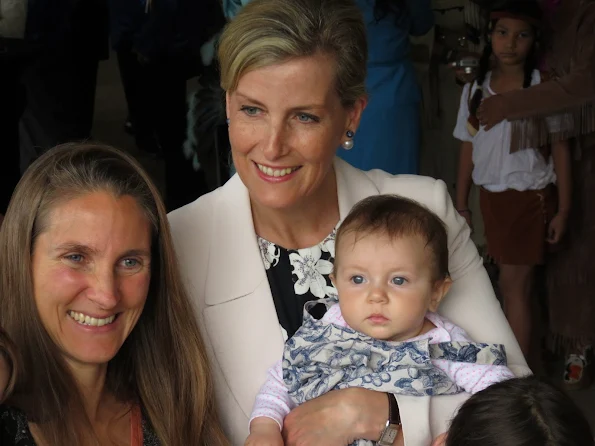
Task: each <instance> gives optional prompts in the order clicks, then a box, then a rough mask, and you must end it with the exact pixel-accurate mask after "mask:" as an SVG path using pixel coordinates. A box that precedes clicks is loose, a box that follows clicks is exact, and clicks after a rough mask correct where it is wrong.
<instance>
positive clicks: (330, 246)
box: [320, 229, 337, 259]
mask: <svg viewBox="0 0 595 446" xmlns="http://www.w3.org/2000/svg"><path fill="white" fill-rule="evenodd" d="M336 236H337V231H336V229H333V232H331V233H330V234H329V235H328V236H327V237H326V238H325V239H324V240H323V241H322V243H321V244H320V247H321V248H322V250H323V251H325V252H328V253H329V254H330V255H331V257H332V258H333V259H334V258H335V238H336Z"/></svg>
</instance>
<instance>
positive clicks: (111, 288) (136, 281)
mask: <svg viewBox="0 0 595 446" xmlns="http://www.w3.org/2000/svg"><path fill="white" fill-rule="evenodd" d="M150 252H151V228H150V224H149V222H148V220H147V219H146V217H145V215H144V213H143V211H142V210H141V209H140V207H139V206H138V204H137V203H136V201H135V200H134V199H133V198H131V197H128V196H124V197H121V198H115V197H113V196H112V195H110V194H107V193H105V192H96V193H91V194H87V195H83V196H81V197H78V198H74V199H72V200H69V201H67V202H65V203H62V204H59V205H58V206H56V207H55V208H54V209H53V210H52V212H51V213H50V217H49V222H48V225H47V227H46V230H45V231H44V232H43V233H41V234H40V235H39V236H38V238H37V240H36V242H35V246H34V249H33V259H32V260H33V261H32V264H33V284H34V294H35V302H36V305H37V309H38V313H39V316H40V318H41V321H42V323H43V325H44V327H45V329H46V330H47V331H48V333H49V334H50V336H51V337H52V339H53V340H54V342H55V343H56V345H57V346H58V348H59V349H60V350H61V351H62V353H63V354H64V356H65V358H66V359H67V361H68V362H70V363H77V364H78V365H81V364H106V363H107V362H108V361H109V360H111V359H112V358H113V357H114V356H115V355H116V353H117V352H118V350H119V349H120V347H121V346H122V344H123V343H124V341H125V340H126V338H127V337H128V335H129V334H130V332H131V331H132V329H133V328H134V326H135V325H136V323H137V321H138V319H139V317H140V315H141V313H142V310H143V307H144V304H145V301H146V299H147V293H148V290H149V282H150V277H151V268H150V262H151V259H150ZM69 310H71V311H76V312H79V313H84V314H87V315H90V316H95V317H97V318H104V317H108V316H111V315H114V314H117V315H118V317H117V319H116V320H115V321H114V322H113V324H111V325H106V326H104V327H99V328H98V327H84V326H81V325H79V324H78V323H77V322H75V321H74V320H73V319H72V318H71V317H70V316H69V315H68V311H69Z"/></svg>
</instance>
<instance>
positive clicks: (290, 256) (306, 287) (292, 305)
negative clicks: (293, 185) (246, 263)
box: [257, 229, 337, 338]
mask: <svg viewBox="0 0 595 446" xmlns="http://www.w3.org/2000/svg"><path fill="white" fill-rule="evenodd" d="M335 235H336V230H334V229H333V231H332V232H331V233H330V234H329V235H328V236H327V237H326V238H325V239H324V240H323V241H322V242H320V243H319V244H317V245H315V246H312V247H310V248H305V249H285V248H283V247H281V246H278V245H276V244H274V243H272V242H269V241H268V240H265V239H263V238H262V237H259V236H257V238H258V246H259V247H260V255H261V257H262V262H263V263H264V267H265V269H266V271H267V277H268V280H269V285H270V287H271V292H272V294H273V301H274V302H275V309H276V310H277V317H278V318H279V323H280V324H281V328H282V329H283V334H284V335H285V336H286V338H289V337H291V336H293V334H294V333H295V332H296V331H297V329H298V328H299V327H300V326H301V325H302V321H303V311H304V304H305V303H306V302H309V301H312V300H316V299H324V298H327V297H336V296H337V289H336V288H335V287H334V286H333V284H332V283H331V279H330V274H331V272H332V271H333V262H334V260H335ZM325 312H326V307H325V306H324V305H322V304H320V305H316V306H315V307H314V308H312V309H311V310H310V314H312V316H314V317H315V318H316V319H319V318H321V317H322V316H323V315H324V313H325Z"/></svg>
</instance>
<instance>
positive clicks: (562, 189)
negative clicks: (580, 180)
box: [547, 141, 572, 243]
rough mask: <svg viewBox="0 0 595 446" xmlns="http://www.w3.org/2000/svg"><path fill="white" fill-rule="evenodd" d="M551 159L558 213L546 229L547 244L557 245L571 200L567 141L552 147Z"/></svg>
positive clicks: (564, 228) (564, 225) (564, 229)
mask: <svg viewBox="0 0 595 446" xmlns="http://www.w3.org/2000/svg"><path fill="white" fill-rule="evenodd" d="M552 159H553V160H554V170H555V171H556V177H557V178H558V179H557V182H556V184H557V186H558V212H557V213H556V215H555V217H554V218H553V219H552V221H551V222H550V225H549V228H548V238H547V241H548V242H549V243H558V242H559V241H560V239H561V238H562V236H563V235H564V232H566V222H567V221H568V213H569V212H570V206H571V204H570V203H571V200H572V180H571V173H570V171H571V169H570V148H569V144H568V141H560V142H557V143H554V144H553V145H552Z"/></svg>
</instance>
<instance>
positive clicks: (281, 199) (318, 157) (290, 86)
mask: <svg viewBox="0 0 595 446" xmlns="http://www.w3.org/2000/svg"><path fill="white" fill-rule="evenodd" d="M363 106H364V101H363V99H362V101H360V102H359V103H358V104H356V106H355V107H354V108H353V109H349V110H347V109H345V108H344V107H343V106H342V104H341V100H340V98H339V95H338V94H337V92H336V89H335V62H334V61H333V60H332V59H331V58H329V57H327V56H325V55H323V54H317V55H315V56H311V57H302V58H297V59H291V60H289V61H287V62H284V63H281V64H278V65H272V66H268V67H264V68H259V69H256V70H253V71H249V72H247V73H246V74H244V75H243V76H242V77H241V78H240V80H239V82H238V86H237V88H236V90H235V91H233V92H232V93H228V95H227V116H228V118H229V120H230V123H229V137H230V142H231V147H232V154H233V162H234V165H235V168H236V169H237V171H238V173H239V175H240V177H241V178H242V181H243V182H244V184H245V185H246V186H247V187H248V189H249V190H250V196H251V198H252V200H255V201H257V202H258V203H259V204H261V205H263V206H266V207H270V208H276V209H283V208H285V209H286V208H291V207H292V206H295V205H296V204H299V203H300V201H301V200H302V199H304V198H306V197H308V196H310V195H312V194H314V193H316V192H317V191H318V189H319V187H320V186H321V185H322V184H324V181H325V179H327V177H328V175H329V173H330V172H331V170H332V164H333V158H334V156H335V152H336V149H337V148H338V147H339V145H340V144H341V143H342V142H343V141H344V140H345V133H346V132H347V130H352V131H355V130H356V128H357V125H358V124H359V117H360V114H361V111H362V109H363Z"/></svg>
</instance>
